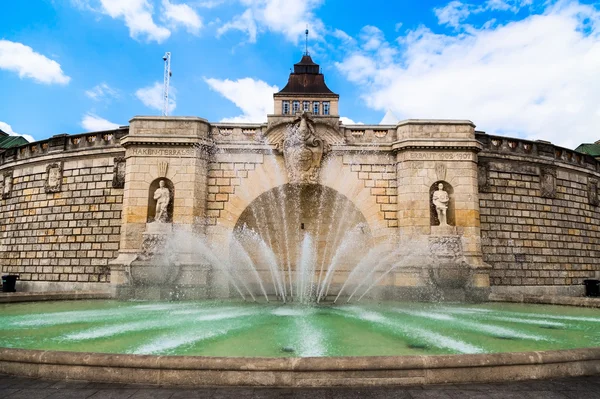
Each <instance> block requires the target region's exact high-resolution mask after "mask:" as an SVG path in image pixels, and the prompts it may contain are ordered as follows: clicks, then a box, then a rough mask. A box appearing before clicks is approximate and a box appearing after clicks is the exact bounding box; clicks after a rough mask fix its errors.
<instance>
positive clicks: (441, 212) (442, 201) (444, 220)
mask: <svg viewBox="0 0 600 399" xmlns="http://www.w3.org/2000/svg"><path fill="white" fill-rule="evenodd" d="M432 202H433V205H434V206H435V211H436V212H437V216H438V219H439V221H440V226H447V225H448V217H447V216H448V215H447V213H448V203H449V202H450V197H449V196H448V193H447V192H446V191H445V190H444V184H443V183H440V184H438V189H437V190H436V191H434V192H433V198H432Z"/></svg>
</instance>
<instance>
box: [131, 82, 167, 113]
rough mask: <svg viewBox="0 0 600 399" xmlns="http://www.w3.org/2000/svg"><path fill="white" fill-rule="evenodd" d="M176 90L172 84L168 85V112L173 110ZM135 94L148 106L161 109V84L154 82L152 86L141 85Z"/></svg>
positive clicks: (162, 100)
mask: <svg viewBox="0 0 600 399" xmlns="http://www.w3.org/2000/svg"><path fill="white" fill-rule="evenodd" d="M176 93H177V91H176V90H175V88H174V87H173V86H171V87H169V114H170V113H171V112H173V110H175V107H176V106H177V103H176ZM135 96H136V97H137V98H138V99H139V100H140V101H141V102H142V103H144V105H145V106H146V107H148V108H152V109H155V110H158V111H162V109H163V104H164V99H163V84H162V83H160V82H154V84H153V85H152V86H148V87H142V88H141V89H138V90H137V91H136V92H135Z"/></svg>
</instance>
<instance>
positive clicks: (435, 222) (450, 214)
mask: <svg viewBox="0 0 600 399" xmlns="http://www.w3.org/2000/svg"><path fill="white" fill-rule="evenodd" d="M440 184H443V185H444V188H443V190H444V191H446V192H447V193H448V197H450V202H448V210H447V211H446V221H447V223H448V226H456V222H455V216H454V214H455V212H454V188H453V187H452V185H451V184H450V183H448V182H447V181H444V180H438V181H436V182H435V183H433V184H432V185H431V187H429V213H430V221H431V225H432V226H439V225H440V220H439V219H438V214H437V211H436V207H435V205H434V204H433V193H435V192H436V191H437V190H438V189H439V187H438V186H439V185H440Z"/></svg>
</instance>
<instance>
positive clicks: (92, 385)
mask: <svg viewBox="0 0 600 399" xmlns="http://www.w3.org/2000/svg"><path fill="white" fill-rule="evenodd" d="M0 398H1V399H21V398H22V399H84V398H85V399H88V398H89V399H150V398H152V399H187V398H189V399H192V398H195V399H202V398H207V399H208V398H210V399H229V398H231V399H250V398H288V399H302V398H306V399H338V398H340V399H341V398H355V399H358V398H368V399H380V398H381V399H384V398H386V399H387V398H390V399H484V398H486V399H488V398H492V399H516V398H526V399H596V398H600V375H597V376H591V377H576V378H562V379H553V380H541V381H519V382H505V383H499V384H456V385H433V386H431V385H430V386H412V387H392V388H390V387H385V388H327V389H313V388H304V389H288V388H173V387H161V386H148V385H133V384H107V383H96V382H85V381H51V380H40V379H35V378H24V377H13V376H8V375H3V374H0Z"/></svg>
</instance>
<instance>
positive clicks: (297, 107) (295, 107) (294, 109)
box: [292, 101, 300, 115]
mask: <svg viewBox="0 0 600 399" xmlns="http://www.w3.org/2000/svg"><path fill="white" fill-rule="evenodd" d="M298 111H300V101H294V102H292V113H293V114H294V115H296V113H297V112H298Z"/></svg>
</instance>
